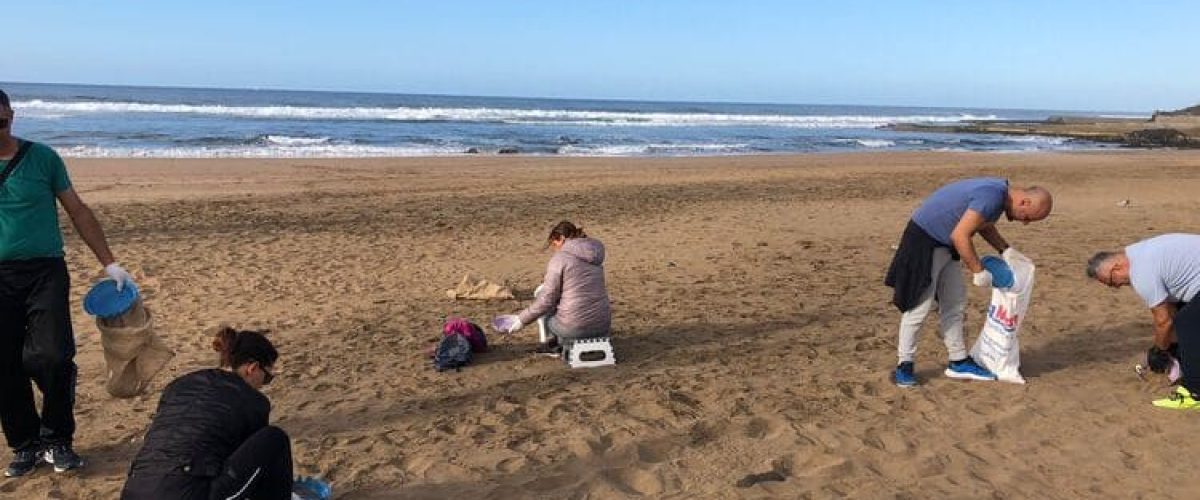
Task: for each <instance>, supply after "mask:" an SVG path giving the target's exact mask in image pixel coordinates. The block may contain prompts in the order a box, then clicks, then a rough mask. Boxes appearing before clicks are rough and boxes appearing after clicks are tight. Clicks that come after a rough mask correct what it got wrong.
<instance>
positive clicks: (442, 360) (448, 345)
mask: <svg viewBox="0 0 1200 500" xmlns="http://www.w3.org/2000/svg"><path fill="white" fill-rule="evenodd" d="M470 362H471V341H469V340H467V338H466V337H464V336H463V335H462V334H458V333H454V334H450V335H443V336H442V340H441V341H439V342H438V345H437V349H436V350H434V351H433V367H434V368H436V369H437V371H439V372H441V371H446V370H455V371H457V370H459V369H461V368H462V367H464V366H466V365H467V364H469V363H470Z"/></svg>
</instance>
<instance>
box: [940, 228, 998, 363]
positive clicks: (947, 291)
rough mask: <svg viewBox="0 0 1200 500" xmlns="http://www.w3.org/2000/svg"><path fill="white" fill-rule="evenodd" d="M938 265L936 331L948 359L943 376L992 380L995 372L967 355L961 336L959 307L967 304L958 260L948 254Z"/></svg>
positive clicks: (965, 290) (961, 325)
mask: <svg viewBox="0 0 1200 500" xmlns="http://www.w3.org/2000/svg"><path fill="white" fill-rule="evenodd" d="M946 255H947V259H946V261H945V262H944V263H943V264H942V266H941V271H940V272H939V273H940V274H939V276H938V280H937V284H938V292H937V295H938V315H939V316H940V318H939V322H938V335H940V336H941V337H942V342H943V343H944V344H946V354H947V357H948V358H949V359H950V363H949V364H948V365H947V366H946V371H945V372H944V373H945V375H946V376H947V377H950V378H957V379H966V380H996V375H995V374H993V373H992V372H991V371H990V370H988V369H987V368H984V367H982V366H980V365H979V364H978V363H976V362H975V360H973V359H971V357H970V356H968V355H967V344H966V341H965V340H964V339H963V310H964V309H965V308H966V305H967V285H966V284H965V283H964V282H963V277H962V263H961V262H959V261H957V260H953V259H950V258H949V251H947V254H946Z"/></svg>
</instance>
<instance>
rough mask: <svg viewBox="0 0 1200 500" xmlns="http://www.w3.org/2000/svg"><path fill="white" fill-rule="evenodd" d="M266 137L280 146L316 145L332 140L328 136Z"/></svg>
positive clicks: (269, 141) (268, 140)
mask: <svg viewBox="0 0 1200 500" xmlns="http://www.w3.org/2000/svg"><path fill="white" fill-rule="evenodd" d="M265 139H266V140H267V142H268V143H271V144H277V145H280V146H314V145H317V144H327V143H328V142H329V141H330V138H328V137H291V136H286V135H268V136H266V137H265Z"/></svg>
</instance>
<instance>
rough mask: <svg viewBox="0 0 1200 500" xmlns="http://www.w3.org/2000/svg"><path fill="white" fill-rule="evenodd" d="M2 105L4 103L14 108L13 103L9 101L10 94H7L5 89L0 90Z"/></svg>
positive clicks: (0, 103)
mask: <svg viewBox="0 0 1200 500" xmlns="http://www.w3.org/2000/svg"><path fill="white" fill-rule="evenodd" d="M0 105H3V106H4V107H6V108H12V103H10V102H9V101H8V94H5V93H4V91H3V90H0Z"/></svg>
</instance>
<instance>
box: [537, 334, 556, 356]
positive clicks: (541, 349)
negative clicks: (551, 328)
mask: <svg viewBox="0 0 1200 500" xmlns="http://www.w3.org/2000/svg"><path fill="white" fill-rule="evenodd" d="M533 353H534V354H536V355H538V356H548V357H559V358H561V357H562V344H559V343H558V337H554V336H551V337H550V340H549V341H548V342H546V343H545V344H539V345H538V346H537V349H534V350H533Z"/></svg>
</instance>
